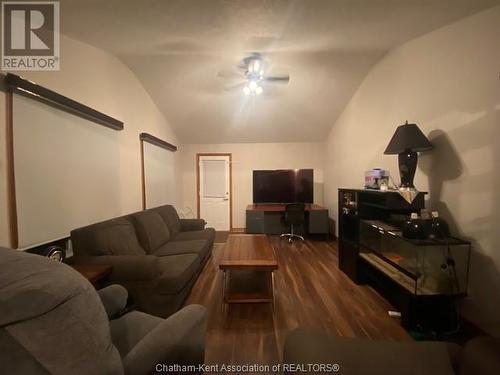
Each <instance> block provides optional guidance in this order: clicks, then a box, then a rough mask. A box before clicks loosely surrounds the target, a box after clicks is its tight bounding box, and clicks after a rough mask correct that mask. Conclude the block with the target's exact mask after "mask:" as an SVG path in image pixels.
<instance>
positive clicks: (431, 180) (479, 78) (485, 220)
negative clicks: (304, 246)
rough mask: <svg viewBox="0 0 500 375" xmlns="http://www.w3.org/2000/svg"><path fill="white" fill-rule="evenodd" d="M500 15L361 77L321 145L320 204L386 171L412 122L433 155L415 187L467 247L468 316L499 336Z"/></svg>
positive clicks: (434, 36)
mask: <svg viewBox="0 0 500 375" xmlns="http://www.w3.org/2000/svg"><path fill="white" fill-rule="evenodd" d="M499 37H500V7H496V8H493V9H491V10H489V11H486V12H483V13H480V14H478V15H475V16H473V17H470V18H467V19H464V20H462V21H459V22H457V23H455V24H452V25H449V26H447V27H445V28H442V29H440V30H437V31H435V32H432V33H430V34H427V35H426V36H423V37H421V38H418V39H416V40H414V41H411V42H409V43H406V44H405V45H403V46H402V47H400V48H398V49H396V50H393V51H392V52H390V53H389V54H388V55H387V56H386V57H385V58H384V59H383V60H381V61H380V62H379V63H378V64H377V65H376V66H375V67H374V68H373V69H372V71H371V72H370V73H369V74H368V76H367V77H366V78H365V80H364V82H363V83H362V85H361V86H360V88H359V89H358V91H357V92H356V94H355V95H354V96H353V98H352V99H351V101H350V103H349V105H348V106H347V107H346V109H345V110H344V112H343V114H342V115H341V117H340V118H339V119H338V120H337V121H336V123H335V124H334V126H333V127H332V130H331V133H330V135H329V137H328V140H327V150H326V164H325V165H326V166H327V168H326V169H325V201H326V204H327V206H328V207H329V208H330V209H331V210H332V211H334V212H335V213H336V212H337V201H336V193H337V188H339V187H360V186H361V184H362V182H363V172H364V171H365V170H367V169H370V168H374V167H382V168H388V169H390V171H391V174H392V175H393V176H395V177H396V180H398V181H399V174H398V171H397V156H389V155H388V156H384V155H383V151H384V149H385V147H386V146H387V143H388V142H389V139H390V137H391V136H392V134H393V132H394V130H395V128H396V126H397V125H400V124H402V123H404V121H405V120H409V121H410V122H416V123H417V124H418V125H419V126H420V128H421V129H422V131H423V132H424V133H425V134H427V135H428V136H429V138H430V139H431V140H432V141H433V143H434V144H435V146H436V148H435V150H434V151H432V152H430V153H428V154H425V155H422V156H421V157H420V160H419V167H418V170H417V177H416V182H415V185H416V187H417V188H418V189H420V190H422V191H429V193H430V195H429V199H430V201H429V206H430V207H435V208H437V209H438V210H439V211H440V213H441V214H442V215H443V216H444V217H445V218H446V219H447V220H449V222H450V223H451V224H452V227H453V228H454V230H455V232H456V233H458V234H460V235H462V236H465V237H469V238H471V239H472V240H473V243H474V252H473V256H472V263H471V269H470V281H469V287H470V296H469V298H468V299H467V300H466V301H465V303H464V304H463V313H464V315H465V316H466V317H468V318H469V319H471V320H473V321H474V322H475V323H477V324H479V325H480V326H481V327H482V328H484V329H486V330H489V331H490V332H495V333H496V334H500V315H499V314H498V311H499V310H500V195H499V194H498V191H499V189H500V188H499V187H500V173H499V168H500V80H499V75H500V48H498V47H499Z"/></svg>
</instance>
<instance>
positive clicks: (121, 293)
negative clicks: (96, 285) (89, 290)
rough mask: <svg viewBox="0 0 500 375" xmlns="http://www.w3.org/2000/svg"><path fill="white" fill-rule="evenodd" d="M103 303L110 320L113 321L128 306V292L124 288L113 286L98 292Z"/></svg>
mask: <svg viewBox="0 0 500 375" xmlns="http://www.w3.org/2000/svg"><path fill="white" fill-rule="evenodd" d="M97 294H99V297H100V298H101V302H102V304H103V305H104V310H106V314H108V318H109V319H112V318H114V317H116V316H117V315H119V314H120V313H121V312H122V311H123V310H124V309H125V306H127V298H128V292H127V289H125V288H124V287H123V286H121V285H118V284H113V285H110V286H107V287H106V288H102V289H99V290H98V291H97Z"/></svg>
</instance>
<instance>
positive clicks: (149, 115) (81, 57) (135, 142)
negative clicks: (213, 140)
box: [0, 36, 180, 245]
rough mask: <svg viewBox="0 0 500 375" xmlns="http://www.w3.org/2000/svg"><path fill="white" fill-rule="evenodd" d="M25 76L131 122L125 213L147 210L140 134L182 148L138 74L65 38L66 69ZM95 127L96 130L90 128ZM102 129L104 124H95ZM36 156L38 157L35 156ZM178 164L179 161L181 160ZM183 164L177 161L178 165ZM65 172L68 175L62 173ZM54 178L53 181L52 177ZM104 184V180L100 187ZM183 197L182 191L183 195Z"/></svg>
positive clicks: (0, 129)
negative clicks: (143, 202) (143, 184)
mask: <svg viewBox="0 0 500 375" xmlns="http://www.w3.org/2000/svg"><path fill="white" fill-rule="evenodd" d="M20 75H22V76H24V77H26V78H28V79H31V80H33V81H35V82H37V83H39V84H41V85H44V86H46V87H48V88H50V89H52V90H55V91H57V92H59V93H61V94H63V95H66V96H68V97H70V98H72V99H75V100H77V101H80V102H82V103H84V104H86V105H89V106H90V107H92V108H95V109H97V110H99V111H102V112H104V113H106V114H108V115H110V116H113V117H115V118H117V119H119V120H122V121H123V122H124V123H125V130H123V131H122V132H120V135H119V143H120V187H121V188H120V190H119V191H118V192H117V194H119V196H120V201H121V210H122V213H127V212H131V211H136V210H140V209H141V180H140V147H139V138H138V137H139V133H140V132H144V131H145V132H149V133H151V134H153V135H155V136H157V137H159V138H162V139H164V140H166V141H167V142H170V143H173V144H177V139H176V137H175V134H174V132H173V131H172V129H171V127H170V126H169V124H168V122H167V120H166V119H165V118H164V117H163V115H162V114H161V113H160V112H159V110H158V108H157V107H156V106H155V104H154V103H153V101H152V100H151V98H150V96H149V95H148V94H147V92H146V91H145V90H144V88H143V86H142V85H141V83H140V82H139V81H138V80H137V78H136V77H135V76H134V74H133V73H132V72H131V71H130V70H129V69H128V68H127V67H126V66H125V65H124V64H123V63H121V62H120V61H119V60H118V59H117V58H115V57H113V56H111V55H110V54H108V53H106V52H104V51H102V50H99V49H96V48H94V47H91V46H89V45H87V44H84V43H81V42H79V41H75V40H73V39H70V38H67V37H65V36H62V37H61V70H60V71H58V72H21V74H20ZM4 102H5V94H4V93H1V92H0V103H1V104H0V106H1V107H0V108H1V109H2V111H1V112H0V113H1V116H0V134H1V135H2V138H1V142H0V143H1V144H2V145H1V146H0V151H2V152H1V154H0V198H1V201H0V244H1V245H7V244H8V238H7V220H6V197H5V151H4V143H5V142H4V140H5V137H4V131H5V123H4V122H5V116H4V111H3V106H4ZM89 126H94V125H93V124H91V123H89ZM95 126H98V125H95ZM33 157H35V155H34V156H33ZM176 159H177V156H176ZM176 163H177V160H176ZM61 172H62V173H64V171H61ZM47 178H50V176H47ZM96 183H98V181H97V182H96ZM177 194H178V196H177V197H176V199H178V198H179V195H180V194H179V192H177Z"/></svg>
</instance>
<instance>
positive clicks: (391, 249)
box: [339, 189, 471, 333]
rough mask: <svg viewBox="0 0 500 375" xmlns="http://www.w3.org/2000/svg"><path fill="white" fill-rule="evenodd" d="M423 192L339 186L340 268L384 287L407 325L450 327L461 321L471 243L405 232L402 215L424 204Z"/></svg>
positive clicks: (413, 327) (354, 277) (364, 281)
mask: <svg viewBox="0 0 500 375" xmlns="http://www.w3.org/2000/svg"><path fill="white" fill-rule="evenodd" d="M425 194H426V193H418V195H417V196H416V197H415V199H414V200H413V201H412V203H408V202H407V201H406V200H405V199H404V198H403V197H402V196H401V195H400V194H399V192H398V191H387V192H382V191H377V190H367V189H339V268H340V269H341V270H342V271H343V272H344V273H345V274H346V275H348V276H349V278H351V279H352V280H353V281H354V282H356V283H357V284H370V285H371V286H372V287H373V288H375V289H376V290H377V291H378V292H379V293H381V294H382V295H383V296H384V297H385V298H386V299H387V300H388V301H389V302H390V303H391V304H392V305H393V306H394V307H395V308H396V309H397V310H398V311H399V312H401V322H402V325H403V327H405V328H406V329H409V330H412V331H420V332H438V333H446V332H451V331H454V330H456V329H457V327H458V325H459V314H458V310H457V300H458V299H459V298H462V297H464V296H466V294H467V284H468V273H469V263H470V253H471V243H470V242H469V241H465V240H462V239H459V238H456V237H450V236H448V237H446V238H429V239H418V240H417V239H409V238H406V237H404V236H403V234H402V233H403V232H402V230H401V228H402V227H401V225H400V220H401V219H402V218H404V217H406V216H409V215H410V214H411V213H417V212H419V211H420V210H421V209H423V208H424V207H425V201H424V197H425Z"/></svg>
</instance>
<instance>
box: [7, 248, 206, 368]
mask: <svg viewBox="0 0 500 375" xmlns="http://www.w3.org/2000/svg"><path fill="white" fill-rule="evenodd" d="M0 270H1V271H0V311H1V314H0V363H1V367H2V372H4V373H6V374H49V373H50V374H99V375H104V374H123V373H124V374H151V373H155V372H156V370H161V372H162V373H165V371H164V369H165V367H162V366H163V365H165V366H167V367H168V366H174V365H177V366H194V368H197V367H198V366H199V365H201V364H203V360H204V336H205V328H206V327H205V326H206V311H205V308H204V307H203V306H199V305H190V306H187V307H185V308H183V309H182V310H180V311H178V312H177V313H175V314H173V315H171V316H170V317H169V318H168V319H162V318H158V317H155V316H152V315H148V314H145V313H143V312H139V311H132V312H127V313H125V314H123V315H121V314H122V312H123V309H124V307H125V304H126V301H127V296H128V293H127V291H126V289H125V288H123V287H121V286H119V285H112V286H109V287H107V288H104V289H102V290H100V291H99V294H98V293H97V292H96V291H95V289H94V288H93V287H92V285H91V284H90V283H89V282H88V281H87V280H86V279H85V278H83V276H81V275H80V274H79V273H78V272H76V271H75V270H73V269H72V268H71V267H69V266H67V265H65V264H62V263H58V262H55V261H52V260H49V259H47V258H45V257H41V256H38V255H33V254H27V253H23V252H20V251H15V250H11V249H5V248H0ZM99 297H100V298H99ZM120 315H121V316H120ZM115 317H116V319H113V318H115ZM110 318H111V319H112V320H111V321H110V320H109V319H110ZM157 366H160V367H158V368H157ZM187 372H189V373H192V371H186V373H187ZM178 373H182V371H180V372H178Z"/></svg>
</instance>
